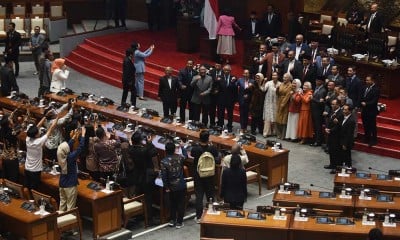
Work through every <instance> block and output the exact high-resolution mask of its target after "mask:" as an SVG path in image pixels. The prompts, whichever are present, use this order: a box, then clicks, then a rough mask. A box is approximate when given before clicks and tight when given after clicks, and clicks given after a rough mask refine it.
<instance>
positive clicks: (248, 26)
mask: <svg viewBox="0 0 400 240" xmlns="http://www.w3.org/2000/svg"><path fill="white" fill-rule="evenodd" d="M254 22H255V33H254V34H253V32H252V26H251V23H252V20H251V19H248V20H247V21H246V24H245V27H244V30H245V37H246V39H252V38H253V37H255V36H256V35H257V34H260V33H261V25H262V23H261V22H260V20H258V19H254Z"/></svg>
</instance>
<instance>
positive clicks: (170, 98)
mask: <svg viewBox="0 0 400 240" xmlns="http://www.w3.org/2000/svg"><path fill="white" fill-rule="evenodd" d="M178 90H179V83H178V78H177V77H174V76H171V87H169V83H168V77H167V76H163V77H161V78H160V82H159V84H158V96H159V97H160V98H161V101H163V102H176V100H177V99H178Z"/></svg>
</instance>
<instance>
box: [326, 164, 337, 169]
mask: <svg viewBox="0 0 400 240" xmlns="http://www.w3.org/2000/svg"><path fill="white" fill-rule="evenodd" d="M324 168H325V169H335V168H334V167H333V166H331V165H325V166H324Z"/></svg>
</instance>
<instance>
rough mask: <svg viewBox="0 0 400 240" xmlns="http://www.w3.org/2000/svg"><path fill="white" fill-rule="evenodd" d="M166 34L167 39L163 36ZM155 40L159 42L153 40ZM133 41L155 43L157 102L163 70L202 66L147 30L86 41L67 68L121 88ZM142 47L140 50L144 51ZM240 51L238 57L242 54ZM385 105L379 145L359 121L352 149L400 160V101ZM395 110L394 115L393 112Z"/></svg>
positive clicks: (149, 88) (150, 66)
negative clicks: (191, 64) (370, 144)
mask: <svg viewBox="0 0 400 240" xmlns="http://www.w3.org/2000/svg"><path fill="white" fill-rule="evenodd" d="M163 34H164V35H167V37H162V36H163ZM155 39H158V41H156V40H155ZM133 40H135V41H138V42H140V43H141V44H142V46H144V47H145V46H146V47H147V46H149V45H150V44H152V43H156V50H155V52H154V53H153V55H152V56H151V57H149V59H148V60H147V61H146V74H145V96H147V97H149V98H153V99H157V93H158V81H159V78H160V77H161V76H163V75H164V68H165V67H166V66H171V67H173V68H174V69H175V74H177V69H180V68H183V67H184V66H185V64H186V61H187V59H193V60H194V61H195V63H199V62H201V63H203V62H205V61H204V60H202V59H200V58H199V56H198V54H191V55H189V54H184V53H178V52H176V51H175V41H176V36H174V33H173V32H167V33H159V32H157V33H151V32H149V31H139V32H127V33H122V34H115V35H109V36H103V37H97V38H90V39H86V40H85V41H84V43H83V44H81V45H79V46H78V47H77V48H76V49H75V50H74V51H73V52H72V53H71V54H70V55H69V56H68V57H67V58H66V61H67V65H68V66H70V67H72V68H73V69H75V70H77V71H79V72H81V73H83V74H85V75H88V76H91V77H93V78H95V79H99V80H101V81H103V82H106V83H108V84H111V85H113V86H116V87H121V86H122V84H121V76H122V60H123V57H124V52H125V49H126V47H128V46H130V44H131V42H132V41H133ZM144 47H142V49H143V50H144ZM238 48H239V54H238V55H240V54H241V53H240V52H242V51H241V50H240V47H238ZM240 66H241V64H237V65H234V66H232V68H233V71H234V72H235V73H236V75H237V76H239V74H238V73H240V72H241V67H240ZM382 101H383V102H384V103H386V104H387V109H388V111H387V112H384V113H382V114H381V115H379V116H378V120H377V122H378V123H377V125H378V136H379V139H378V145H376V146H373V147H368V144H364V143H363V142H362V139H363V128H362V123H361V118H360V117H359V121H358V130H359V137H358V140H357V142H356V144H355V149H357V150H360V151H364V152H369V153H374V154H378V155H382V156H389V157H393V158H400V116H398V115H399V114H398V113H397V111H396V109H397V106H399V104H400V100H399V99H397V100H382ZM394 111H396V112H394ZM234 121H236V122H238V121H239V108H238V106H237V105H236V106H235V111H234Z"/></svg>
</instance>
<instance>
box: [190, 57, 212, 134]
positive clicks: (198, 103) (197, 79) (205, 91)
mask: <svg viewBox="0 0 400 240" xmlns="http://www.w3.org/2000/svg"><path fill="white" fill-rule="evenodd" d="M212 84H213V82H212V78H211V77H210V76H208V75H207V69H206V67H205V66H204V65H202V66H200V68H199V74H198V75H196V76H194V77H193V80H192V82H191V83H190V85H191V86H192V87H193V95H192V99H191V102H192V104H193V120H195V121H200V113H201V114H202V117H201V122H202V123H203V124H204V126H207V124H208V110H209V106H210V101H211V99H210V93H211V89H212Z"/></svg>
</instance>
